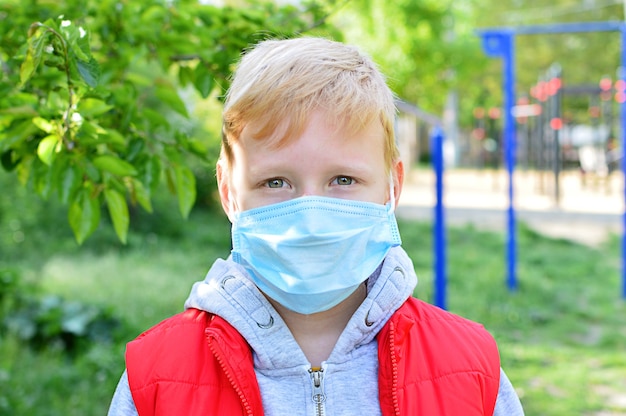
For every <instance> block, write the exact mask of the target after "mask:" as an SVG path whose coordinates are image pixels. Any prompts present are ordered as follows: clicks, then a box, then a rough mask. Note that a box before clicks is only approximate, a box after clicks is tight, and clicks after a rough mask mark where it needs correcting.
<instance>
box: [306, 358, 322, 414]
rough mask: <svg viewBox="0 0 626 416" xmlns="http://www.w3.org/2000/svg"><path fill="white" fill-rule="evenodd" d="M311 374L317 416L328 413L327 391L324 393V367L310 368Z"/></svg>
mask: <svg viewBox="0 0 626 416" xmlns="http://www.w3.org/2000/svg"><path fill="white" fill-rule="evenodd" d="M309 375H310V376H311V386H312V387H313V395H312V396H311V399H312V400H313V404H314V406H315V416H324V415H325V414H326V408H325V406H324V402H325V401H326V393H324V369H323V368H320V369H319V370H313V369H312V368H311V369H309Z"/></svg>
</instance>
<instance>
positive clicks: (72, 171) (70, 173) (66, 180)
mask: <svg viewBox="0 0 626 416" xmlns="http://www.w3.org/2000/svg"><path fill="white" fill-rule="evenodd" d="M80 184H81V175H80V172H79V171H78V168H77V167H76V166H74V165H70V166H68V167H67V168H66V169H65V171H64V172H63V173H62V179H61V183H60V187H59V199H60V200H61V202H62V203H64V204H67V203H68V201H69V200H70V196H71V195H72V194H73V193H74V192H75V191H76V190H77V189H78V188H79V186H80Z"/></svg>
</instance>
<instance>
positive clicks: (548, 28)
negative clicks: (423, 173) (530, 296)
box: [442, 21, 626, 305]
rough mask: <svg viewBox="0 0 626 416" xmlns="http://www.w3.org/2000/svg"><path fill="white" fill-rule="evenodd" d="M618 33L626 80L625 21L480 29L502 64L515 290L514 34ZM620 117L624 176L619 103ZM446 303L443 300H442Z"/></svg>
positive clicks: (625, 231) (625, 243)
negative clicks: (619, 34)
mask: <svg viewBox="0 0 626 416" xmlns="http://www.w3.org/2000/svg"><path fill="white" fill-rule="evenodd" d="M613 31H617V32H620V33H621V40H622V50H621V68H622V69H621V71H620V74H619V78H620V79H621V80H623V81H626V23H625V22H616V21H615V22H613V21H608V22H583V23H561V24H550V25H537V26H522V27H516V28H491V29H484V30H479V31H478V34H479V35H480V36H481V38H482V45H483V50H484V52H485V54H487V56H490V57H499V58H502V61H503V67H504V69H503V70H504V76H503V91H504V146H505V155H504V156H505V163H506V169H507V174H508V181H509V186H508V200H509V206H508V209H507V233H508V236H507V276H506V284H507V286H508V288H509V290H511V291H515V290H516V289H517V276H516V263H517V257H516V250H517V247H516V246H517V242H516V232H515V224H516V219H515V208H514V206H513V205H514V204H513V195H514V189H513V171H514V169H515V148H516V143H515V142H516V138H515V137H516V126H515V120H514V118H513V113H512V109H513V106H514V105H515V36H517V35H536V34H554V33H582V32H613ZM620 119H621V149H622V155H621V156H622V161H621V169H622V172H623V173H624V176H625V178H626V151H625V148H626V104H625V103H621V105H620ZM624 183H625V186H624V203H625V204H626V180H625V181H624ZM621 273H622V293H621V295H622V297H623V298H624V299H626V210H625V211H624V213H623V216H622V271H621ZM442 303H443V304H444V305H445V300H444V301H443V302H442Z"/></svg>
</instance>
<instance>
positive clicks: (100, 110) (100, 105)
mask: <svg viewBox="0 0 626 416" xmlns="http://www.w3.org/2000/svg"><path fill="white" fill-rule="evenodd" d="M111 109H113V106H112V105H109V104H107V103H105V102H104V101H102V100H99V99H97V98H83V99H82V100H80V101H79V102H78V112H79V113H80V114H81V115H82V116H83V117H95V116H99V115H101V114H104V113H107V112H108V111H110V110H111Z"/></svg>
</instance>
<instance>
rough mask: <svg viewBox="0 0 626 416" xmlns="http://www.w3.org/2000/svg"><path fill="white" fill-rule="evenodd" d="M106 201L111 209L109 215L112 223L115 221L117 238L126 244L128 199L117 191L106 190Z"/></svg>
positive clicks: (114, 226)
mask: <svg viewBox="0 0 626 416" xmlns="http://www.w3.org/2000/svg"><path fill="white" fill-rule="evenodd" d="M104 199H105V200H106V203H107V207H108V208H109V215H110V216H111V221H113V228H114V229H115V234H117V238H119V239H120V241H121V242H122V243H124V244H126V238H127V236H128V224H129V216H128V204H127V203H126V198H125V197H124V195H123V194H122V193H121V192H119V191H117V190H115V189H105V190H104Z"/></svg>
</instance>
